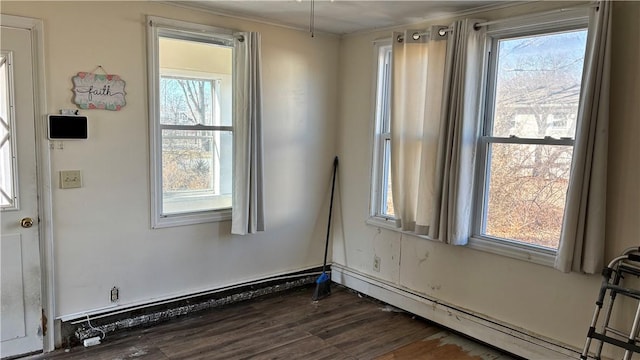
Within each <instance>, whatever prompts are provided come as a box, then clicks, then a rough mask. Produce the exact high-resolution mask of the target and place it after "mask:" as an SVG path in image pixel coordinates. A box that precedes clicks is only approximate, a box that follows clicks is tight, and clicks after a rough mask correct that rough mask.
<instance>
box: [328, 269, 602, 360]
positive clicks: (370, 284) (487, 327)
mask: <svg viewBox="0 0 640 360" xmlns="http://www.w3.org/2000/svg"><path fill="white" fill-rule="evenodd" d="M331 280H332V281H334V282H336V283H338V284H341V285H343V286H346V287H347V288H350V289H352V290H355V291H358V292H360V293H363V294H365V295H367V296H370V297H372V298H375V299H378V300H380V301H382V302H385V303H387V304H390V305H393V306H395V307H397V308H400V309H402V310H405V311H408V312H410V313H412V314H415V315H418V316H421V317H423V318H425V319H427V320H430V321H433V322H435V323H437V324H440V325H442V326H444V327H447V328H449V329H452V330H454V331H457V332H459V333H462V334H464V335H467V336H469V337H471V338H474V339H476V340H478V341H481V342H484V343H486V344H489V345H491V346H494V347H496V348H498V349H503V350H505V351H507V352H510V353H512V354H515V355H518V356H522V357H523V358H526V359H535V360H543V359H544V360H550V359H553V360H569V359H577V358H578V357H579V355H580V353H579V351H578V350H577V349H575V348H573V347H571V346H569V345H566V344H560V343H557V342H556V341H553V340H551V339H547V338H544V337H542V336H540V335H537V334H533V333H530V332H528V331H526V330H524V329H520V328H518V327H516V326H513V325H510V324H505V323H502V322H499V321H497V320H495V319H490V318H488V317H485V316H483V315H481V314H477V313H473V312H470V311H467V310H464V309H461V308H458V307H456V306H455V305H452V304H446V303H443V302H440V301H437V300H435V299H429V298H427V297H426V296H424V295H422V294H419V293H416V292H414V291H411V290H410V289H407V288H403V287H400V286H398V285H397V284H393V283H389V282H386V281H384V280H380V279H377V278H375V277H372V276H370V275H367V274H364V273H361V272H358V271H356V270H353V269H350V268H347V267H345V266H342V265H339V264H332V265H331ZM603 359H604V358H603Z"/></svg>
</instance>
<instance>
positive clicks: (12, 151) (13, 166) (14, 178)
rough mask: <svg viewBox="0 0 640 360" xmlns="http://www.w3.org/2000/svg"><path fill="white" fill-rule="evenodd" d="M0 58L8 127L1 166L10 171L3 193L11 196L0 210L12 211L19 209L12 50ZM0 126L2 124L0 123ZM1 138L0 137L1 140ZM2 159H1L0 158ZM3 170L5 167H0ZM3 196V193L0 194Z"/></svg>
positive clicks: (3, 53) (4, 52)
mask: <svg viewBox="0 0 640 360" xmlns="http://www.w3.org/2000/svg"><path fill="white" fill-rule="evenodd" d="M2 58H3V59H4V72H5V73H4V77H5V80H6V83H5V84H3V86H4V87H6V94H4V99H2V100H0V101H3V102H5V106H6V107H7V109H6V112H7V118H6V119H5V121H6V122H7V123H8V126H9V128H8V129H7V131H8V138H7V139H6V140H5V141H6V142H8V144H7V145H8V150H9V156H10V161H9V162H10V163H9V164H2V167H3V168H4V166H6V167H7V168H9V169H7V170H10V171H11V181H10V185H11V186H12V188H11V194H5V195H6V196H8V197H11V204H10V205H5V206H0V211H14V210H20V188H19V185H20V182H19V181H18V148H17V144H16V140H15V131H16V121H15V118H16V116H15V108H16V106H15V103H14V101H15V90H14V81H13V52H12V51H3V52H2ZM0 126H2V125H0ZM2 140H3V139H0V141H2ZM0 161H2V159H0ZM0 170H2V171H5V169H0ZM1 196H4V195H1Z"/></svg>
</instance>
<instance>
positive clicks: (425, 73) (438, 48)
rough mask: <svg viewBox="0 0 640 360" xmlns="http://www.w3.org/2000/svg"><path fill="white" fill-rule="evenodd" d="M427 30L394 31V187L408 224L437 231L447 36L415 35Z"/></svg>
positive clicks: (396, 203)
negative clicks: (439, 142) (438, 161)
mask: <svg viewBox="0 0 640 360" xmlns="http://www.w3.org/2000/svg"><path fill="white" fill-rule="evenodd" d="M422 32H424V30H422V31H421V30H416V31H414V30H407V31H406V32H405V33H399V32H396V33H393V49H392V54H393V60H392V85H391V186H392V192H393V206H394V210H395V215H396V217H397V218H398V219H399V222H400V224H399V225H400V226H401V227H402V229H403V230H407V231H413V232H415V233H416V234H419V235H428V236H433V235H434V231H436V230H437V229H436V228H437V226H434V225H437V224H436V222H435V218H436V217H437V214H436V212H437V210H438V209H437V208H434V206H433V204H434V201H433V199H434V195H435V186H436V177H435V176H436V172H435V163H436V160H437V157H436V155H437V149H438V138H439V137H440V111H441V102H442V84H443V78H444V77H443V73H444V72H443V69H444V61H445V57H446V41H442V40H430V39H429V36H425V35H422V36H420V38H419V39H417V40H416V39H414V37H413V34H414V33H422Z"/></svg>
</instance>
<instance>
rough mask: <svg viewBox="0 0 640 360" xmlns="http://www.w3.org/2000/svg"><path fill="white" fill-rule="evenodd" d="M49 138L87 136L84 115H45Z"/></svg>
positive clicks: (74, 138) (77, 138)
mask: <svg viewBox="0 0 640 360" xmlns="http://www.w3.org/2000/svg"><path fill="white" fill-rule="evenodd" d="M47 122H48V124H49V139H50V140H82V139H87V138H88V137H89V126H88V124H87V117H86V116H79V115H47Z"/></svg>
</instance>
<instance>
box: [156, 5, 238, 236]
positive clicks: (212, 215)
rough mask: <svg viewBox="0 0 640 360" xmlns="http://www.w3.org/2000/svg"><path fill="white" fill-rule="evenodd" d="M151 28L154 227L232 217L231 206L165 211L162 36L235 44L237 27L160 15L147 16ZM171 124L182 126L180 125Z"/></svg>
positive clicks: (175, 126)
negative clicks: (160, 61) (234, 28)
mask: <svg viewBox="0 0 640 360" xmlns="http://www.w3.org/2000/svg"><path fill="white" fill-rule="evenodd" d="M147 29H148V31H147V51H148V56H147V71H148V82H149V83H148V92H149V146H150V152H149V158H150V159H149V160H150V161H149V162H150V191H151V196H150V198H151V227H152V228H154V229H156V228H166V227H173V226H182V225H192V224H200V223H207V222H216V221H227V220H230V219H231V208H227V209H219V210H210V211H194V212H186V213H179V214H167V215H165V214H163V213H162V128H163V127H164V128H166V127H167V126H168V125H160V103H159V95H160V94H159V92H160V66H159V38H160V37H170V38H175V39H183V40H193V41H201V42H209V43H216V44H223V45H227V46H232V44H233V41H234V39H233V33H234V31H233V30H229V29H223V28H218V27H213V26H206V25H200V24H194V23H190V22H185V21H179V20H172V19H166V18H161V17H156V16H147ZM234 56H235V52H234ZM170 127H171V129H178V128H179V127H180V125H170ZM202 127H203V130H229V131H233V127H229V126H202ZM193 129H194V128H193V126H188V129H187V130H193Z"/></svg>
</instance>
